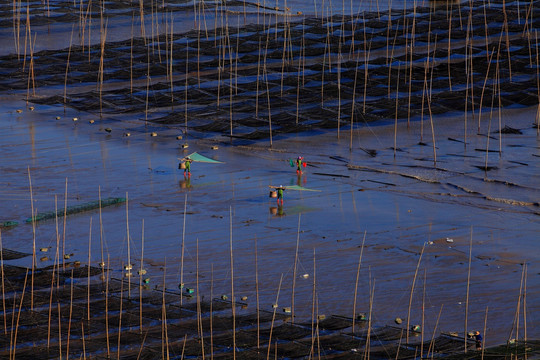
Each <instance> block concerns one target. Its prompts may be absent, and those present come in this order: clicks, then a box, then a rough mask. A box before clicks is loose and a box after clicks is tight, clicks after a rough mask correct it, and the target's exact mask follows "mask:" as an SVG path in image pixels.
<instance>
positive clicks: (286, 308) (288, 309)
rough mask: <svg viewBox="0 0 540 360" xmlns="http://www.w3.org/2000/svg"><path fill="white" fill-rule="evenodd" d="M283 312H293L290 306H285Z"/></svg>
mask: <svg viewBox="0 0 540 360" xmlns="http://www.w3.org/2000/svg"><path fill="white" fill-rule="evenodd" d="M283 312H284V313H286V314H290V313H291V307H290V306H287V307H284V308H283Z"/></svg>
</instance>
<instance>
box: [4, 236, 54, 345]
mask: <svg viewBox="0 0 540 360" xmlns="http://www.w3.org/2000/svg"><path fill="white" fill-rule="evenodd" d="M0 272H1V275H2V311H3V314H4V335H7V314H6V293H5V287H4V248H3V245H2V229H0ZM53 274H54V272H53Z"/></svg>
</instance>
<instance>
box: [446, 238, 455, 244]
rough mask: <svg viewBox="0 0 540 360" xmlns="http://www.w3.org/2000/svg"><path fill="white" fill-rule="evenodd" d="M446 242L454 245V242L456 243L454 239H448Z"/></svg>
mask: <svg viewBox="0 0 540 360" xmlns="http://www.w3.org/2000/svg"><path fill="white" fill-rule="evenodd" d="M446 242H447V243H453V242H454V239H451V238H446Z"/></svg>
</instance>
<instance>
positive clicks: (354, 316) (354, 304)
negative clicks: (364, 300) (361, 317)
mask: <svg viewBox="0 0 540 360" xmlns="http://www.w3.org/2000/svg"><path fill="white" fill-rule="evenodd" d="M366 234H367V230H365V231H364V238H363V239H362V247H361V248H360V256H359V257H358V267H357V269H356V281H355V282H354V301H353V316H352V333H353V335H354V325H355V322H356V300H357V297H358V280H359V279H360V266H361V265H362V255H363V254H364V244H365V242H366Z"/></svg>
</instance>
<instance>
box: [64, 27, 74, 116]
mask: <svg viewBox="0 0 540 360" xmlns="http://www.w3.org/2000/svg"><path fill="white" fill-rule="evenodd" d="M72 42H73V25H72V26H71V36H70V38H69V49H68V57H67V62H66V73H65V75H64V107H65V106H66V103H67V78H68V72H69V59H70V56H71V45H72Z"/></svg>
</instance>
